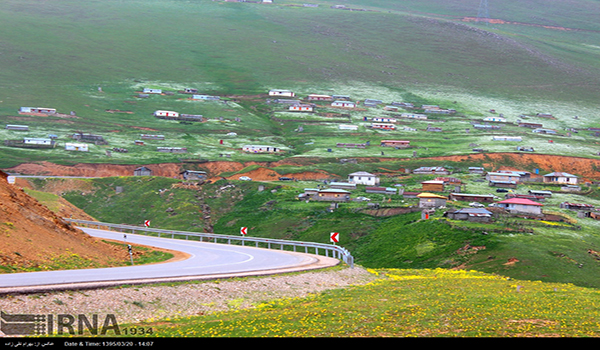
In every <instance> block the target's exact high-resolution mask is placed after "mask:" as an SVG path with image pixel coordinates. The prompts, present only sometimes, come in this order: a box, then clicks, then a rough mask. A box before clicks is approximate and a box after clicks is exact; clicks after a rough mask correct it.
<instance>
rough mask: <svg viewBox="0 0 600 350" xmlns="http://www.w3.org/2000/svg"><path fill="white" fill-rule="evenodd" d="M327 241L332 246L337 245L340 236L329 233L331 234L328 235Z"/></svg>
mask: <svg viewBox="0 0 600 350" xmlns="http://www.w3.org/2000/svg"><path fill="white" fill-rule="evenodd" d="M329 240H330V241H331V242H332V243H333V244H336V243H338V242H339V241H340V234H339V233H338V232H331V234H330V235H329Z"/></svg>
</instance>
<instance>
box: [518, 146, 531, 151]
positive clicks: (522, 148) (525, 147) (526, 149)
mask: <svg viewBox="0 0 600 350" xmlns="http://www.w3.org/2000/svg"><path fill="white" fill-rule="evenodd" d="M517 151H521V152H535V149H533V147H528V146H517Z"/></svg>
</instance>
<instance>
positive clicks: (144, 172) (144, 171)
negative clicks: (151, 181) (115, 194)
mask: <svg viewBox="0 0 600 350" xmlns="http://www.w3.org/2000/svg"><path fill="white" fill-rule="evenodd" d="M133 175H134V176H152V170H151V169H150V168H147V167H145V166H142V167H139V168H136V169H135V170H134V171H133Z"/></svg>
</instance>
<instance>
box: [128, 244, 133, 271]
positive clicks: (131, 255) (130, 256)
mask: <svg viewBox="0 0 600 350" xmlns="http://www.w3.org/2000/svg"><path fill="white" fill-rule="evenodd" d="M127 249H129V258H130V259H131V266H133V253H132V252H131V244H128V245H127Z"/></svg>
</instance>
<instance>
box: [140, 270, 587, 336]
mask: <svg viewBox="0 0 600 350" xmlns="http://www.w3.org/2000/svg"><path fill="white" fill-rule="evenodd" d="M371 272H372V273H374V274H376V275H378V276H379V277H380V278H379V279H377V280H376V281H374V282H371V283H369V284H367V285H365V286H354V287H350V288H344V289H336V290H331V291H327V292H323V293H320V294H319V295H314V296H310V297H307V298H295V299H283V300H275V301H270V302H264V303H257V304H256V305H253V306H252V307H251V308H248V309H237V308H236V307H235V306H232V309H231V310H230V311H224V312H218V313H214V314H209V315H203V316H195V317H185V318H170V319H166V320H164V319H161V320H152V319H150V320H146V321H144V322H140V323H138V324H136V325H133V326H135V327H140V328H142V329H152V331H153V335H154V336H157V337H203V338H205V337H268V338H274V337H296V338H302V337H305V338H312V337H317V338H320V337H402V338H410V337H421V338H422V337H445V338H449V337H470V338H472V337H483V338H497V337H508V338H510V337H597V336H598V321H597V318H598V314H597V313H598V310H597V308H595V307H593V306H592V305H594V304H596V303H597V301H598V297H599V296H598V291H597V290H592V289H586V288H581V287H576V286H573V285H571V284H560V283H542V282H538V281H530V282H528V281H518V280H514V279H511V278H506V277H503V276H498V275H490V274H484V273H481V272H477V271H464V270H463V271H451V270H445V269H419V270H411V269H406V270H398V269H374V270H371Z"/></svg>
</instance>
